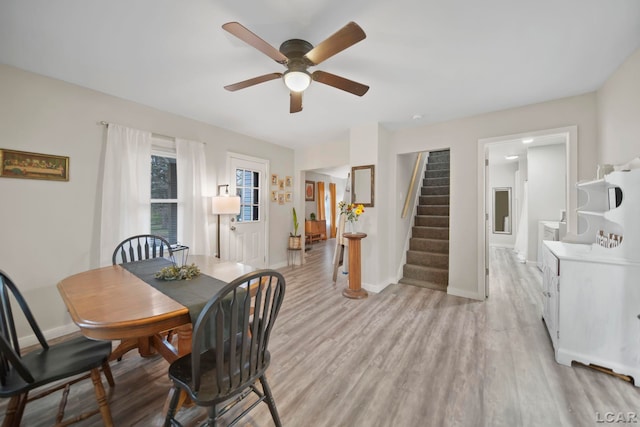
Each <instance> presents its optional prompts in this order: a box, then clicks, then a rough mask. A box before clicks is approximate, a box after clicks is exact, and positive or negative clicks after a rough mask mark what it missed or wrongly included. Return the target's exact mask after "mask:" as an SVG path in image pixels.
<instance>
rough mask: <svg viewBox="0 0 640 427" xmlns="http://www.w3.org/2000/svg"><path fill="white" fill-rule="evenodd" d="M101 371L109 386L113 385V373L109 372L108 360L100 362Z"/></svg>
mask: <svg viewBox="0 0 640 427" xmlns="http://www.w3.org/2000/svg"><path fill="white" fill-rule="evenodd" d="M102 373H103V374H104V377H105V378H106V379H107V382H108V383H109V387H115V385H116V383H115V381H113V374H112V373H111V366H109V361H106V362H104V363H103V364H102Z"/></svg>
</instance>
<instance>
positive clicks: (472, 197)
mask: <svg viewBox="0 0 640 427" xmlns="http://www.w3.org/2000/svg"><path fill="white" fill-rule="evenodd" d="M596 109H597V108H596V96H595V93H589V94H585V95H580V96H575V97H570V98H563V99H558V100H554V101H549V102H544V103H540V104H534V105H528V106H524V107H520V108H513V109H510V110H504V111H497V112H493V113H488V114H483V115H479V116H474V117H468V118H464V119H459V120H452V121H449V122H444V123H438V124H433V125H427V126H422V127H418V128H414V129H405V130H400V131H397V132H395V133H394V134H393V136H392V147H393V150H394V151H395V153H396V154H403V153H411V152H416V151H429V150H436V149H438V148H442V147H450V149H451V198H450V203H451V216H450V219H449V221H450V222H449V224H450V235H449V239H450V240H449V253H450V255H449V288H448V292H449V293H451V294H455V295H460V296H465V297H470V298H477V299H484V295H483V294H482V293H480V292H479V291H478V289H480V287H479V286H478V271H479V270H478V266H479V261H478V258H479V257H478V255H479V247H478V215H481V214H480V213H479V212H478V185H477V177H478V160H477V158H478V150H477V144H478V141H479V140H481V139H488V138H495V137H500V136H504V135H515V134H522V133H525V132H534V131H537V130H545V129H556V128H563V127H566V126H572V125H575V126H577V127H578V179H586V178H587V177H591V176H592V171H593V170H594V168H595V165H596V136H597V131H596ZM393 161H394V162H395V159H394V160H393ZM393 179H394V180H395V179H396V177H393ZM393 188H395V185H394V186H393ZM396 239H397V240H396V241H395V242H394V247H393V248H389V250H402V247H403V245H404V241H402V242H399V241H398V240H399V239H402V237H400V236H396Z"/></svg>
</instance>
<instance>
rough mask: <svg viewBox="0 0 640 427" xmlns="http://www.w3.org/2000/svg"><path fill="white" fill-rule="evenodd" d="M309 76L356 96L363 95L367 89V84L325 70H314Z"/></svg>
mask: <svg viewBox="0 0 640 427" xmlns="http://www.w3.org/2000/svg"><path fill="white" fill-rule="evenodd" d="M311 77H312V78H313V80H315V81H317V82H319V83H324V84H326V85H329V86H333V87H335V88H338V89H342V90H344V91H345V92H349V93H352V94H354V95H358V96H362V95H364V94H365V93H367V91H368V90H369V86H367V85H363V84H362V83H358V82H354V81H353V80H349V79H345V78H344V77H340V76H336V75H335V74H331V73H327V72H325V71H314V72H313V74H312V75H311Z"/></svg>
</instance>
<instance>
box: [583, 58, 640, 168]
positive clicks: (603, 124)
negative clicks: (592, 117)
mask: <svg viewBox="0 0 640 427" xmlns="http://www.w3.org/2000/svg"><path fill="white" fill-rule="evenodd" d="M598 130H599V132H598V134H599V147H598V148H599V149H598V163H610V164H620V163H626V162H628V161H629V160H631V159H633V158H635V157H638V156H640V49H638V50H636V51H635V52H634V53H633V54H632V55H631V56H630V57H629V58H628V59H627V60H626V61H625V62H624V63H623V64H622V65H621V66H620V67H619V68H618V70H616V71H615V72H614V73H613V74H612V75H611V77H609V79H607V81H606V83H605V84H604V85H603V86H602V88H601V89H600V90H598ZM595 176H596V171H595V170H593V171H592V174H591V177H592V178H595Z"/></svg>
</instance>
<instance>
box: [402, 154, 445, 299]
mask: <svg viewBox="0 0 640 427" xmlns="http://www.w3.org/2000/svg"><path fill="white" fill-rule="evenodd" d="M400 283H404V284H407V285H413V286H420V287H423V288H429V289H435V290H439V291H444V292H446V291H447V285H448V283H449V150H441V151H431V152H430V153H429V160H428V162H427V168H426V170H425V173H424V179H423V181H422V188H421V189H420V201H419V202H418V207H417V214H416V217H415V222H414V226H413V228H412V235H411V240H410V242H409V250H408V251H407V263H406V264H405V265H404V268H403V277H402V279H400Z"/></svg>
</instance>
